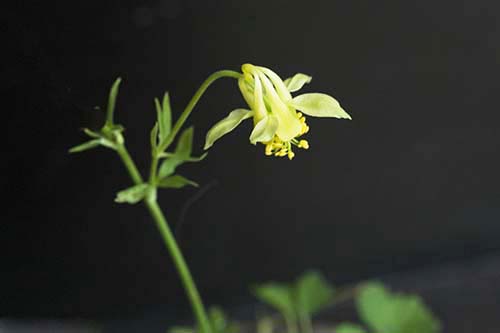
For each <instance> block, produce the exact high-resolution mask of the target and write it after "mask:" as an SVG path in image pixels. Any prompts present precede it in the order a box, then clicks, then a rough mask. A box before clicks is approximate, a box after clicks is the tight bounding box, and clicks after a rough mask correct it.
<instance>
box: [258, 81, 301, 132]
mask: <svg viewBox="0 0 500 333" xmlns="http://www.w3.org/2000/svg"><path fill="white" fill-rule="evenodd" d="M259 77H260V79H261V80H262V84H263V85H264V88H265V91H266V96H267V97H269V102H270V105H271V112H272V113H273V115H275V116H276V117H277V118H278V122H279V126H278V129H277V131H276V134H277V135H278V136H279V138H280V139H281V140H283V141H290V140H292V139H293V138H295V137H296V136H298V135H299V134H300V131H301V130H302V124H301V123H300V121H299V118H298V117H297V113H296V112H295V110H293V109H292V108H291V107H289V106H288V105H287V104H286V103H285V101H283V100H282V99H281V98H280V97H279V96H278V94H277V93H276V91H275V90H274V87H273V85H272V83H271V82H270V81H269V79H268V78H267V77H266V76H265V75H264V74H263V73H259Z"/></svg>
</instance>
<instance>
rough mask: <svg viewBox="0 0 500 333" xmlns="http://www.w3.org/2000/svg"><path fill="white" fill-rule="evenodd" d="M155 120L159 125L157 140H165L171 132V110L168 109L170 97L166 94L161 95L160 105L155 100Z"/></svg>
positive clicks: (156, 99)
mask: <svg viewBox="0 0 500 333" xmlns="http://www.w3.org/2000/svg"><path fill="white" fill-rule="evenodd" d="M155 107H156V118H157V122H158V124H159V134H158V135H159V136H158V138H159V140H160V142H161V141H163V140H165V139H166V138H167V136H168V135H169V134H170V131H171V130H172V108H171V107H170V96H169V94H168V92H166V93H165V95H163V101H162V104H160V101H159V100H158V98H155Z"/></svg>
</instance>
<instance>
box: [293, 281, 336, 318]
mask: <svg viewBox="0 0 500 333" xmlns="http://www.w3.org/2000/svg"><path fill="white" fill-rule="evenodd" d="M333 295H334V289H333V287H331V286H330V284H329V283H328V282H327V281H326V280H325V279H324V278H323V276H322V275H321V274H320V273H319V272H316V271H309V272H306V273H304V274H303V275H302V276H301V277H300V278H299V279H298V280H297V282H296V283H295V288H294V296H295V304H296V307H297V310H298V311H299V312H300V313H306V314H308V315H313V314H315V313H317V312H318V311H320V310H322V309H323V308H325V307H326V306H328V305H329V304H330V302H331V301H332V299H333Z"/></svg>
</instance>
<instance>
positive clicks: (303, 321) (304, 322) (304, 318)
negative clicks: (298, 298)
mask: <svg viewBox="0 0 500 333" xmlns="http://www.w3.org/2000/svg"><path fill="white" fill-rule="evenodd" d="M300 327H301V328H302V333H313V327H312V322H311V317H310V316H309V315H308V314H307V313H301V314H300Z"/></svg>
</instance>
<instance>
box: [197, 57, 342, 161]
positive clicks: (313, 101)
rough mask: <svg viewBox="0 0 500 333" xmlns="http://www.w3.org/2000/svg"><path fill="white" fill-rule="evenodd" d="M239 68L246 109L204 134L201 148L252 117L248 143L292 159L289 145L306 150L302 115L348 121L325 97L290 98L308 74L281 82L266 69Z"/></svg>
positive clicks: (340, 108)
mask: <svg viewBox="0 0 500 333" xmlns="http://www.w3.org/2000/svg"><path fill="white" fill-rule="evenodd" d="M241 69H242V72H243V75H242V77H241V78H240V79H239V80H238V85H239V88H240V91H241V94H242V95H243V98H244V99H245V101H246V102H247V104H248V106H249V107H250V110H247V109H236V110H234V111H232V112H231V113H230V114H229V115H228V116H227V117H226V118H224V119H222V120H221V121H219V122H218V123H217V124H215V125H214V126H213V127H212V128H211V129H210V130H209V131H208V133H207V137H206V141H205V149H208V148H210V147H211V146H212V145H213V143H214V142H215V141H216V140H218V139H219V138H220V137H222V136H223V135H225V134H227V133H229V132H230V131H232V130H233V129H235V128H236V126H238V125H239V124H240V123H241V122H242V121H243V120H245V119H248V118H253V123H254V128H253V131H252V133H251V134H250V142H251V143H252V144H254V145H255V144H256V143H257V142H260V143H262V144H264V145H265V146H266V148H265V154H266V155H274V156H279V157H284V156H287V157H288V158H289V159H292V158H293V157H294V156H295V153H294V152H293V149H292V146H296V147H298V148H302V149H308V148H309V143H308V142H307V141H306V140H304V139H301V136H302V135H304V134H306V133H307V132H308V131H309V126H308V125H307V123H306V118H305V116H303V114H302V113H304V114H306V115H309V116H314V117H334V118H344V119H351V117H350V116H349V114H347V112H345V111H344V110H343V109H342V107H341V106H340V104H339V103H338V102H337V101H336V100H335V99H334V98H333V97H331V96H329V95H326V94H321V93H308V94H303V95H299V96H296V97H292V95H291V93H292V92H295V91H298V90H300V89H301V88H302V87H303V86H304V84H306V83H309V82H311V79H312V78H311V77H310V76H308V75H305V74H301V73H299V74H295V76H293V77H291V78H289V79H287V80H285V81H283V80H281V78H280V77H279V76H278V75H277V74H276V73H275V72H273V71H272V70H270V69H269V68H265V67H260V66H254V65H251V64H244V65H243V66H242V67H241ZM297 110H300V111H302V113H301V112H297Z"/></svg>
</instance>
